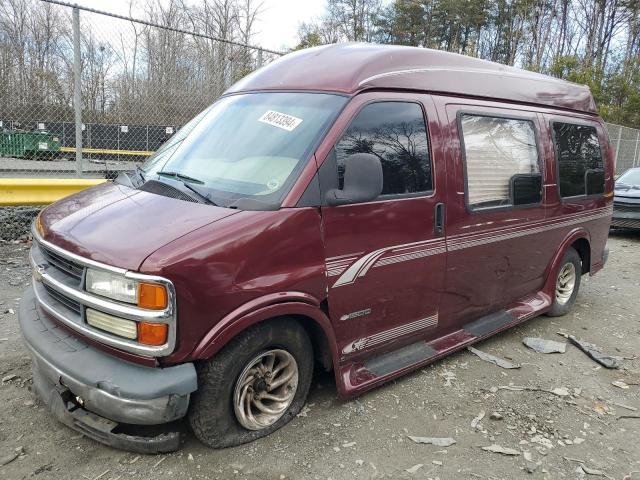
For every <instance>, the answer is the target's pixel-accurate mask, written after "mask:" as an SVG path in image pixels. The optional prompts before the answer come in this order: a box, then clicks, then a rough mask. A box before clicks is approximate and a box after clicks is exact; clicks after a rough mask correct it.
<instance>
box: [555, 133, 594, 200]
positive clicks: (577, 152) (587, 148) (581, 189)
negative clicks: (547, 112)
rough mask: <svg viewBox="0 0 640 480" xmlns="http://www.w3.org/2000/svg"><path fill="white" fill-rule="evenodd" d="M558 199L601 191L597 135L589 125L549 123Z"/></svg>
mask: <svg viewBox="0 0 640 480" xmlns="http://www.w3.org/2000/svg"><path fill="white" fill-rule="evenodd" d="M553 141H554V143H555V147H556V161H557V162H558V177H559V178H558V184H559V186H560V196H561V197H575V196H579V195H592V194H597V193H603V192H604V164H603V160H602V152H601V150H600V143H599V142H598V132H597V130H596V129H595V127H591V126H589V125H574V124H570V123H560V122H554V123H553Z"/></svg>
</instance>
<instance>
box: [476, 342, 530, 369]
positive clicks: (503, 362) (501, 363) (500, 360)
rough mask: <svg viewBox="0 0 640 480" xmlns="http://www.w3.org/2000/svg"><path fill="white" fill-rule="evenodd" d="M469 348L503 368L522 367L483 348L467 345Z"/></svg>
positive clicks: (486, 360)
mask: <svg viewBox="0 0 640 480" xmlns="http://www.w3.org/2000/svg"><path fill="white" fill-rule="evenodd" d="M467 350H469V351H470V352H471V353H473V354H474V355H477V356H478V357H480V359H481V360H484V361H485V362H489V363H493V364H494V365H497V366H499V367H501V368H506V369H512V368H520V364H519V363H511V362H509V361H507V360H505V359H503V358H500V357H496V356H493V355H491V354H489V353H485V352H483V351H482V350H478V349H477V348H473V347H467Z"/></svg>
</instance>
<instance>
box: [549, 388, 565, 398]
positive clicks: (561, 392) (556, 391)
mask: <svg viewBox="0 0 640 480" xmlns="http://www.w3.org/2000/svg"><path fill="white" fill-rule="evenodd" d="M551 393H553V394H554V395H557V396H559V397H568V396H569V390H568V389H566V388H564V387H558V388H554V389H553V390H551Z"/></svg>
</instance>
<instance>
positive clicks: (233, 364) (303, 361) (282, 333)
mask: <svg viewBox="0 0 640 480" xmlns="http://www.w3.org/2000/svg"><path fill="white" fill-rule="evenodd" d="M272 352H276V353H272ZM287 355H288V357H287ZM258 357H261V359H260V360H258V363H259V364H260V365H261V366H264V365H265V363H266V364H267V365H268V364H269V361H270V359H271V358H272V357H273V358H274V362H275V363H273V364H271V365H272V366H273V368H272V370H273V372H274V374H276V372H277V371H278V368H279V366H283V365H285V367H283V368H282V369H281V370H280V373H277V374H276V375H274V376H273V379H274V381H276V382H278V381H279V380H286V378H285V377H286V376H287V375H290V374H291V372H292V371H293V370H294V367H295V366H297V387H293V386H292V383H293V380H290V381H287V382H286V383H285V384H283V385H282V386H280V387H278V388H277V389H275V390H273V391H269V390H265V388H269V387H268V386H267V384H266V382H265V378H266V377H264V376H262V377H260V378H259V379H257V380H255V381H252V382H249V384H247V383H246V382H245V384H244V385H245V386H244V387H242V388H241V387H239V386H238V385H237V383H238V381H239V379H240V376H241V375H243V376H244V378H246V379H249V380H250V379H251V378H256V377H255V374H254V373H251V372H254V371H256V369H251V368H250V367H251V366H252V365H257V364H256V363H255V362H254V361H256V360H257V359H258ZM291 358H293V359H294V360H295V362H291V361H290V360H291ZM287 362H288V363H287ZM196 368H197V371H198V390H197V391H196V392H195V393H194V394H193V395H192V397H191V406H190V408H189V413H188V419H189V424H190V426H191V430H192V431H193V433H194V434H195V436H196V437H197V438H198V439H199V440H200V441H202V442H203V443H205V444H206V445H208V446H210V447H212V448H226V447H232V446H236V445H241V444H243V443H247V442H250V441H253V440H256V439H258V438H261V437H264V436H266V435H269V434H270V433H272V432H274V431H276V430H278V429H279V428H280V427H282V426H284V425H285V424H287V423H288V422H289V421H290V420H291V419H292V418H294V417H295V416H296V415H297V414H298V413H299V412H300V410H301V409H302V407H303V405H304V403H305V401H306V399H307V394H308V392H309V386H310V385H311V377H312V375H313V347H312V345H311V341H310V340H309V336H308V335H307V332H306V331H305V330H304V328H303V327H302V326H301V325H300V324H298V323H297V322H296V321H294V320H292V319H289V318H279V319H274V320H269V321H266V322H263V323H259V324H257V325H254V326H252V327H250V328H249V329H247V330H246V331H245V332H243V333H242V334H240V335H239V336H237V337H236V338H234V339H233V340H231V342H229V344H228V345H226V346H225V347H224V348H223V349H222V350H221V351H220V352H219V353H218V354H216V355H215V356H214V357H212V358H211V359H209V360H207V361H204V362H202V363H200V364H198V365H197V366H196ZM260 368H261V367H260ZM265 375H267V373H265ZM292 378H293V377H292ZM267 381H271V380H267ZM294 388H295V394H294V393H293V392H292V391H293V389H294ZM259 390H260V391H259ZM241 392H244V393H245V396H244V397H242V393H241ZM273 394H275V395H281V396H286V397H287V398H288V400H287V401H286V402H280V403H275V402H271V403H269V400H266V399H265V400H264V401H265V402H266V403H262V400H260V403H261V405H262V406H264V405H267V406H268V407H269V408H270V409H271V410H273V408H274V407H273V405H276V406H277V408H278V409H279V410H280V409H282V408H285V407H284V404H286V403H288V402H290V403H289V404H288V406H286V409H285V410H283V412H284V413H279V415H281V416H279V418H277V419H276V418H275V416H269V415H268V414H262V413H261V412H260V411H257V410H256V412H257V413H258V414H259V415H257V416H256V417H255V418H259V417H260V415H266V416H268V418H267V419H266V420H264V419H263V423H262V424H261V425H260V426H258V425H256V424H255V422H253V424H252V422H251V417H250V416H249V417H247V416H244V418H243V416H242V414H240V413H236V412H237V410H236V408H234V402H235V401H236V400H237V399H238V398H241V399H242V398H244V400H251V398H254V395H273ZM247 397H250V398H247ZM238 404H240V405H242V407H244V408H242V407H240V408H239V410H241V411H244V410H246V402H244V401H239V402H238ZM255 418H254V420H255ZM242 421H244V422H246V423H249V424H250V425H249V428H247V426H246V425H243V424H242V423H241V422H242ZM271 422H272V423H271ZM256 427H257V428H256Z"/></svg>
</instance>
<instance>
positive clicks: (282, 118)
mask: <svg viewBox="0 0 640 480" xmlns="http://www.w3.org/2000/svg"><path fill="white" fill-rule="evenodd" d="M258 121H259V122H262V123H268V124H269V125H273V126H274V127H278V128H282V129H283V130H287V131H288V132H290V131H292V130H293V129H294V128H296V127H297V126H298V125H300V123H302V119H301V118H297V117H294V116H292V115H287V114H286V113H280V112H276V111H275V110H267V111H266V112H265V113H264V115H262V116H261V117H260V118H259V119H258Z"/></svg>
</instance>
